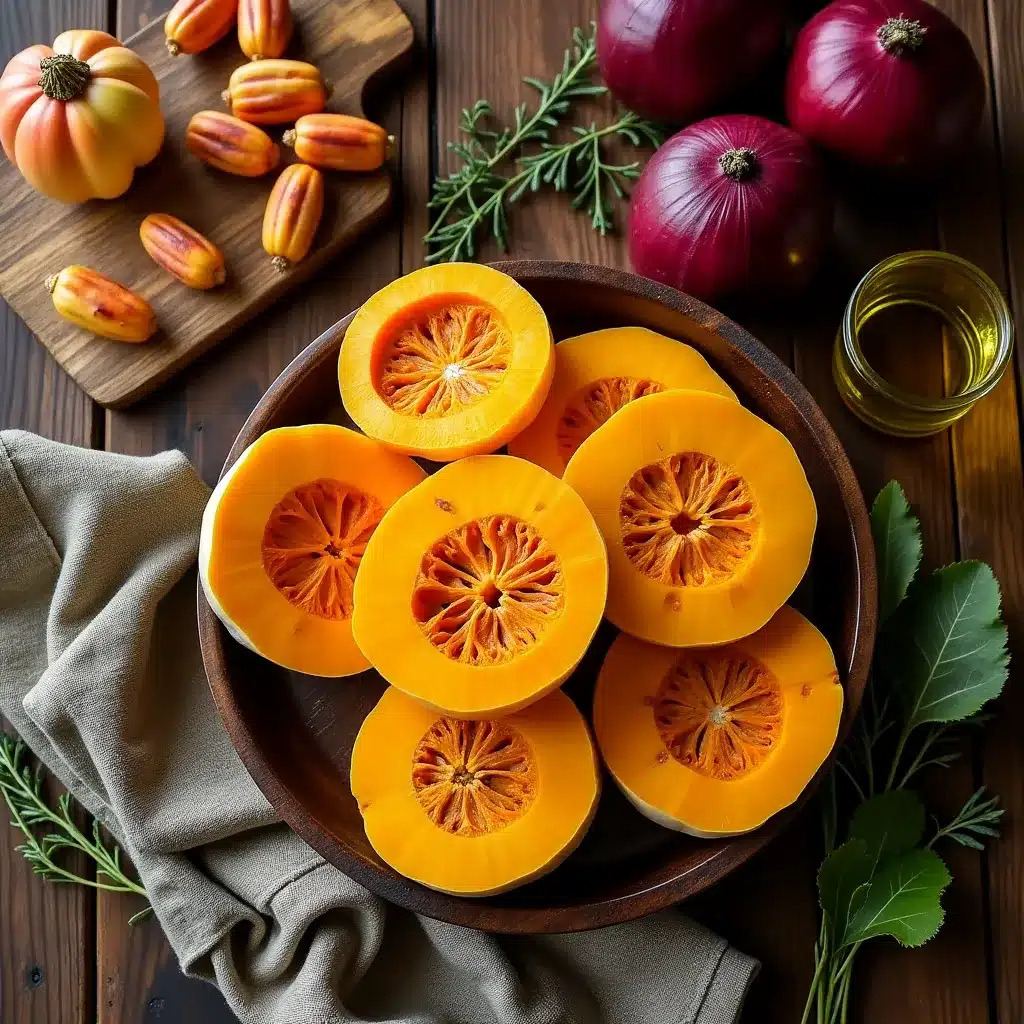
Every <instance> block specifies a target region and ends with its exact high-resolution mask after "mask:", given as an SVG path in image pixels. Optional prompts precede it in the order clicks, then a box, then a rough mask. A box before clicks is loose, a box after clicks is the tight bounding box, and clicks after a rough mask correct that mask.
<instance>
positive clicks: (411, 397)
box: [377, 296, 512, 418]
mask: <svg viewBox="0 0 1024 1024" xmlns="http://www.w3.org/2000/svg"><path fill="white" fill-rule="evenodd" d="M511 359H512V336H511V334H510V333H509V330H508V327H507V326H506V324H505V322H504V320H503V319H502V317H501V316H500V314H499V313H498V311H497V310H496V309H493V308H492V307H490V306H488V305H486V304H484V303H481V302H477V301H475V300H473V301H471V300H468V299H466V300H460V299H459V298H458V297H451V296H449V297H447V298H445V299H443V300H442V301H441V303H440V304H439V305H437V306H435V307H434V308H433V309H432V310H431V311H430V312H428V313H427V314H426V315H425V316H424V315H420V316H419V317H418V318H417V319H415V320H413V321H411V322H406V323H405V324H404V325H403V326H401V327H400V329H399V330H398V333H397V335H396V336H395V337H394V339H393V340H392V341H391V342H390V345H389V346H388V347H387V349H386V350H385V353H384V357H383V359H382V361H381V370H380V375H379V379H378V381H377V391H378V393H379V394H380V396H381V398H383V399H384V401H385V402H386V403H387V404H388V405H389V406H390V407H391V408H392V409H394V410H395V412H398V413H403V414H405V415H407V416H425V417H430V418H433V417H439V416H449V415H451V414H452V413H456V412H460V411H461V410H462V409H465V408H467V407H469V406H472V405H475V404H476V403H477V402H479V401H481V400H482V399H484V398H486V397H487V395H489V394H490V393H491V392H492V391H493V390H494V389H495V388H497V387H498V385H499V384H501V382H502V379H503V378H504V376H505V372H506V371H507V370H508V367H509V363H510V362H511Z"/></svg>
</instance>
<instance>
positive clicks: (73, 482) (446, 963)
mask: <svg viewBox="0 0 1024 1024" xmlns="http://www.w3.org/2000/svg"><path fill="white" fill-rule="evenodd" d="M208 496H209V491H208V489H207V488H206V487H205V485H204V484H203V483H202V482H201V481H200V480H199V478H198V476H197V475H196V473H195V471H194V470H193V469H192V467H191V466H190V464H189V463H188V461H187V460H186V459H185V457H184V456H183V455H181V453H178V452H168V453H164V454H162V455H157V456H153V457H151V458H137V457H128V456H120V455H112V454H109V453H106V452H96V451H90V450H87V449H81V448H73V447H70V446H67V445H61V444H57V443H55V442H52V441H47V440H44V439H42V438H39V437H36V436H34V435H31V434H26V433H23V432H19V431H6V432H0V712H2V713H3V715H4V716H6V717H7V718H8V719H9V720H10V721H11V723H12V724H13V726H14V728H15V729H16V730H17V731H18V732H19V733H20V734H21V735H22V736H23V737H24V739H25V740H26V742H27V743H28V744H29V746H30V747H31V748H32V750H33V751H34V752H35V753H36V755H37V756H38V757H39V758H40V759H41V760H42V761H43V762H44V763H45V764H46V765H47V767H48V768H49V769H50V770H51V771H52V772H53V773H54V774H55V775H56V776H57V777H58V778H59V779H60V780H61V781H62V782H63V783H64V785H65V786H67V787H68V789H69V790H70V791H71V792H72V793H73V794H74V796H75V797H76V798H77V799H78V800H79V801H80V802H81V803H82V804H84V805H85V807H86V808H87V809H88V810H89V811H90V812H91V813H93V814H94V815H96V816H97V817H98V818H99V819H100V820H101V821H102V822H103V824H104V825H105V826H106V827H107V828H108V829H109V830H110V832H111V833H112V835H113V836H114V837H115V838H116V839H117V841H118V842H119V843H121V844H122V846H124V848H125V850H126V852H127V853H128V855H129V856H130V857H131V859H132V861H133V863H134V864H135V866H136V868H137V870H138V872H139V875H140V877H141V879H142V881H143V884H144V885H145V886H146V889H147V891H148V893H149V895H150V898H151V900H152V903H153V906H154V910H155V912H156V915H157V917H158V918H159V919H160V922H161V924H162V925H163V927H164V930H165V932H166V933H167V937H168V939H169V941H170V943H171V945H172V947H173V948H174V950H175V953H176V954H177V956H178V958H179V960H180V961H181V964H182V967H183V969H184V970H185V971H186V973H188V974H190V975H193V976H196V977H201V978H205V979H207V980H209V981H212V982H215V983H216V984H218V985H219V986H220V988H221V990H222V991H223V993H224V995H225V997H226V999H227V1001H228V1003H229V1005H230V1006H231V1007H232V1009H233V1010H234V1011H235V1013H236V1014H237V1015H238V1016H239V1018H240V1019H241V1020H243V1021H245V1022H247V1024H249V1022H252V1024H342V1022H353V1024H356V1022H361V1021H370V1020H372V1021H379V1022H382V1024H603V1022H608V1024H730V1022H732V1021H734V1020H736V1018H737V1016H738V1014H739V1009H740V1006H741V1005H742V1001H743V997H744V995H745V994H746V990H747V987H748V985H749V983H750V980H751V978H752V977H753V974H754V973H755V971H756V967H757V965H756V961H753V960H751V959H750V958H748V957H745V956H744V955H743V954H741V953H738V952H737V951H736V950H734V949H732V948H731V947H729V946H728V945H727V944H726V943H725V942H724V941H723V940H721V939H719V938H718V937H717V936H714V935H713V934H712V933H710V932H708V931H707V930H706V929H704V928H702V927H701V926H700V925H697V924H695V923H693V922H692V921H689V920H688V919H686V918H685V917H683V916H682V915H680V914H678V913H676V912H674V911H669V912H665V913H662V914H658V915H654V916H652V917H649V918H646V919H644V920H642V921H637V922H634V923H632V924H628V925H622V926H617V927H614V928H606V929H601V930H598V931H594V932H588V933H581V934H579V935H572V936H537V937H531V938H502V937H496V936H491V935H486V934H484V933H481V932H476V931H473V930H471V929H466V928H457V927H455V926H452V925H445V924H442V923H439V922H436V921H429V920H419V919H417V918H415V917H413V916H412V915H411V914H408V913H406V912H404V911H400V910H397V909H395V908H387V907H386V906H385V904H384V903H383V901H381V900H380V899H378V898H377V897H375V896H373V895H372V894H371V893H370V892H368V891H367V890H366V889H364V888H363V887H362V886H360V885H358V884H357V883H356V882H354V881H353V880H352V879H350V878H348V877H346V876H345V875H344V874H342V873H341V872H340V871H338V870H337V869H336V868H334V867H333V866H331V865H329V864H327V863H326V862H325V861H324V860H323V859H322V858H320V857H319V855H318V854H316V853H315V852H314V851H313V850H311V849H310V848H309V847H308V846H307V845H306V844H305V843H304V842H303V841H302V840H301V839H299V837H298V836H297V835H296V834H295V833H294V832H292V831H291V830H290V829H289V828H288V827H287V826H285V825H284V824H282V823H280V822H279V821H278V819H277V817H276V815H275V814H274V811H273V809H272V808H271V807H270V805H269V803H268V802H267V800H266V798H265V797H264V796H263V794H262V793H261V792H260V791H259V789H258V788H257V787H256V785H255V784H254V783H253V782H252V780H251V779H250V777H249V775H248V774H247V772H246V771H245V769H244V767H243V765H242V763H241V761H240V760H239V758H238V756H237V754H236V753H235V751H234V749H233V747H232V746H231V743H230V741H229V739H228V737H227V734H226V732H225V731H224V728H223V725H222V724H221V721H220V718H219V716H218V714H217V711H216V708H215V706H214V704H213V701H212V698H211V696H210V693H209V689H208V687H207V684H206V678H205V674H204V672H203V668H202V661H201V657H200V653H199V644H198V638H197V631H196V623H195V571H194V562H195V557H196V551H197V547H198V537H199V526H200V521H201V517H202V511H203V507H204V506H205V503H206V501H207V499H208Z"/></svg>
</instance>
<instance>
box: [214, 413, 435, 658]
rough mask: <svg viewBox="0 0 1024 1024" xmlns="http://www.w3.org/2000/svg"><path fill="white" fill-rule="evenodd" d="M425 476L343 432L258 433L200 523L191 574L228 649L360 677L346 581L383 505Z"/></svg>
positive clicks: (319, 428)
mask: <svg viewBox="0 0 1024 1024" xmlns="http://www.w3.org/2000/svg"><path fill="white" fill-rule="evenodd" d="M425 476H426V474H425V473H424V472H423V470H422V469H420V467H419V466H417V465H416V463H415V462H413V461H412V459H407V458H405V456H402V455H396V454H395V453H394V452H391V451H389V450H388V449H386V448H385V447H384V446H383V445H381V444H378V443H377V442H376V441H372V440H370V438H368V437H363V435H362V434H357V433H356V432H355V431H352V430H346V429H345V427H339V426H334V425H332V424H311V425H309V426H304V427H281V428H279V429H277V430H270V431H268V432H267V433H265V434H263V436H262V437H260V438H258V439H257V440H256V441H255V442H253V444H251V445H250V446H249V447H248V448H247V449H246V450H245V451H244V452H243V453H242V455H241V456H240V457H239V459H238V461H237V462H236V463H235V464H234V465H233V466H232V467H231V469H230V470H229V471H228V472H227V473H226V474H225V475H224V477H223V479H222V480H221V481H220V483H219V484H218V485H217V488H216V490H214V492H213V496H212V497H211V498H210V502H209V504H208V505H207V507H206V512H205V514H204V515H203V527H202V533H201V536H200V543H199V575H200V579H201V581H202V584H203V590H204V591H205V592H206V597H207V600H208V601H209V602H210V607H211V608H212V609H213V611H214V612H215V613H216V615H217V617H218V618H219V619H220V620H221V622H223V623H224V625H225V626H226V627H227V629H228V632H229V633H231V635H232V636H233V637H234V638H235V639H236V640H238V641H239V642H240V643H242V644H244V645H245V646H246V647H248V648H250V649H251V650H253V651H255V652H256V653H257V654H261V655H263V657H264V658H268V659H269V660H270V661H273V662H275V663H277V664H278V665H282V666H284V667H285V668H290V669H294V670H295V671H297V672H306V673H308V674H310V675H318V676H347V675H352V674H353V673H355V672H362V671H363V670H364V669H367V668H369V667H370V666H369V662H368V661H367V660H366V658H365V657H363V655H362V654H361V653H360V651H359V648H358V647H357V646H356V644H355V641H354V640H353V639H352V602H353V588H354V583H355V579H356V573H357V570H358V569H359V563H360V561H361V559H362V555H363V550H364V549H365V547H366V543H367V541H368V540H369V538H370V536H371V534H372V533H373V531H374V530H375V529H376V527H377V524H378V523H379V522H380V520H381V518H382V517H383V515H384V513H385V512H386V511H387V509H388V507H389V506H390V505H391V504H392V503H393V502H394V501H395V499H396V498H398V497H399V496H400V495H402V494H404V493H405V492H406V491H408V490H409V489H410V488H411V487H414V486H415V485H416V484H418V483H419V482H420V481H421V480H423V478H424V477H425Z"/></svg>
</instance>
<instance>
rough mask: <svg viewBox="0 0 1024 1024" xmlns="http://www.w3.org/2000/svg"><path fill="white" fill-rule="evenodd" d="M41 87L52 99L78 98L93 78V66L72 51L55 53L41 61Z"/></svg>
mask: <svg viewBox="0 0 1024 1024" xmlns="http://www.w3.org/2000/svg"><path fill="white" fill-rule="evenodd" d="M39 70H40V71H41V72H42V75H41V76H40V78H39V88H40V89H42V90H43V92H44V93H45V94H46V95H47V96H49V97H50V99H51V100H76V99H78V97H79V96H81V95H82V93H84V92H85V90H86V87H87V86H88V84H89V79H91V78H92V68H90V67H89V65H88V64H86V63H85V61H84V60H79V59H78V58H77V57H72V56H71V54H70V53H55V54H54V55H53V56H52V57H44V58H43V59H42V60H41V61H40V62H39Z"/></svg>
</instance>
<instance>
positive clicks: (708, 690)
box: [653, 651, 783, 782]
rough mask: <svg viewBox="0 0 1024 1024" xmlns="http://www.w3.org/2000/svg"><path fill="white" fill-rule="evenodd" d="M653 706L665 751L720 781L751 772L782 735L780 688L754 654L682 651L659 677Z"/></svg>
mask: <svg viewBox="0 0 1024 1024" xmlns="http://www.w3.org/2000/svg"><path fill="white" fill-rule="evenodd" d="M653 709H654V723H655V725H656V726H657V728H658V733H659V735H660V736H661V741H662V743H664V744H665V749H666V750H667V751H668V752H669V753H670V754H671V755H672V756H673V757H674V758H675V759H676V760H677V761H678V762H679V763H680V764H682V765H685V766H686V767H687V768H691V769H692V770H693V771H695V772H697V773H698V774H700V775H706V776H707V777H709V778H712V779H719V780H721V781H723V782H728V781H730V780H731V779H739V778H743V777H744V776H745V775H749V774H750V773H751V772H753V771H756V770H757V769H758V768H759V767H760V766H761V765H762V764H764V762H765V761H766V760H767V759H768V757H769V756H770V755H771V753H772V751H773V750H774V749H775V747H776V745H777V744H778V742H779V740H780V738H781V736H782V709H783V700H782V688H781V687H780V686H779V682H778V680H777V679H776V678H775V676H774V675H773V674H772V673H771V672H770V671H769V670H768V669H767V668H766V667H765V666H764V665H762V664H761V663H760V662H759V661H757V660H756V659H754V658H748V657H736V656H735V655H730V654H728V653H716V652H714V651H706V652H698V651H693V652H687V653H686V654H684V655H682V656H681V657H680V658H679V659H678V660H677V661H676V663H675V664H674V665H673V666H672V668H671V669H670V670H669V672H668V674H667V675H666V676H665V678H664V679H663V680H662V682H661V686H660V687H659V688H658V693H657V696H656V697H655V699H654V701H653Z"/></svg>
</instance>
